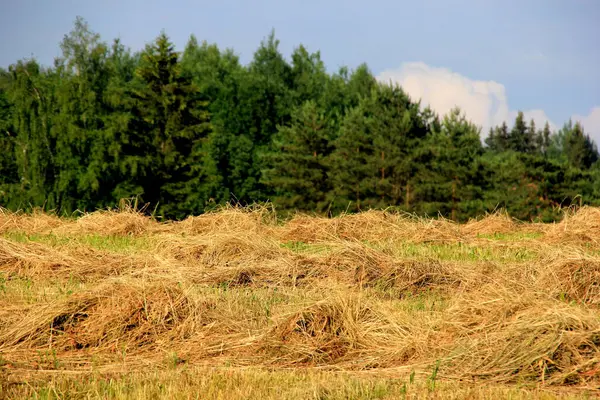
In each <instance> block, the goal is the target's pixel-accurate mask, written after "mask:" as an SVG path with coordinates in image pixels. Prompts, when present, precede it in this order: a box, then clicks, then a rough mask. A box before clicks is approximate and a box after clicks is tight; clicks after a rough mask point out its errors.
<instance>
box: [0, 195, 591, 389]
mask: <svg viewBox="0 0 600 400" xmlns="http://www.w3.org/2000/svg"><path fill="white" fill-rule="evenodd" d="M0 214H1V213H0ZM599 215H600V212H598V211H597V210H596V209H581V210H579V211H578V212H576V213H573V214H570V215H568V216H567V217H566V218H565V220H564V221H563V222H561V223H559V224H554V225H545V226H541V225H539V224H536V225H535V226H534V225H532V224H528V223H521V222H517V221H513V220H512V219H510V218H509V217H508V216H507V215H503V214H494V215H491V216H488V217H486V218H483V219H481V220H477V221H470V222H469V223H467V224H463V225H461V224H458V223H454V222H451V221H447V220H444V219H439V220H426V219H419V218H416V217H414V216H410V215H406V214H400V213H391V212H387V211H379V212H376V211H369V212H365V213H362V214H356V215H343V216H340V217H337V218H318V217H309V216H306V215H296V216H295V217H294V218H292V219H291V220H289V221H288V222H283V223H282V221H277V220H276V218H275V214H273V213H271V210H269V209H268V208H260V207H258V208H254V209H242V208H233V207H229V208H225V209H223V210H219V211H215V212H213V213H209V214H206V215H203V216H199V217H191V218H188V219H187V220H184V221H181V222H173V223H161V222H158V221H156V220H154V219H153V218H150V217H147V216H144V215H143V214H141V213H138V212H135V211H133V210H132V209H125V210H123V211H119V212H117V211H101V212H97V213H92V214H86V215H84V216H82V217H81V218H78V219H76V220H74V219H58V218H56V217H52V216H45V215H43V214H40V215H31V216H26V215H24V214H10V213H6V212H4V214H1V215H0V221H1V222H2V224H4V225H2V226H3V227H2V228H0V235H1V237H0V360H4V361H2V362H3V363H5V364H6V365H7V366H5V367H3V366H1V365H0V372H1V373H2V374H5V373H6V371H9V372H8V373H7V374H10V375H11V376H12V377H15V376H17V377H18V374H22V376H27V374H28V373H30V372H31V371H36V373H39V374H41V373H42V372H40V371H42V367H41V366H40V365H42V364H40V363H38V361H36V360H37V358H36V357H38V358H39V354H41V353H44V354H46V353H48V352H49V353H48V354H50V353H52V354H54V355H55V357H56V360H57V361H56V365H54V364H53V363H52V362H50V363H48V362H46V363H44V364H43V368H45V371H46V373H48V374H50V373H52V374H57V375H59V374H66V373H79V372H81V371H89V370H90V367H91V366H92V365H94V368H96V366H95V364H94V363H98V364H99V367H98V370H102V369H103V370H105V371H110V370H112V371H114V370H117V369H118V368H121V369H131V370H132V371H138V370H140V369H148V370H154V369H156V368H163V369H164V368H165V366H168V368H174V369H176V368H180V363H179V360H184V361H182V363H187V364H188V365H190V366H197V365H200V364H202V365H206V366H223V365H235V366H236V367H242V366H244V367H265V368H273V367H275V368H280V367H284V368H289V369H290V370H291V371H299V370H301V369H306V368H318V369H319V370H338V371H352V373H357V374H358V371H361V374H367V371H372V372H371V374H373V375H377V374H379V373H381V374H385V375H386V376H390V377H395V378H402V379H407V377H408V374H410V373H411V372H412V371H415V374H416V376H417V377H419V376H421V377H423V376H425V377H427V376H431V368H432V367H433V366H436V365H437V366H438V367H439V374H440V378H441V379H449V380H453V381H454V382H455V383H456V382H459V381H461V380H463V381H464V380H475V381H477V382H479V383H480V384H482V385H487V384H504V385H507V384H508V385H516V384H526V385H540V386H544V385H545V386H549V385H552V386H554V387H559V388H561V387H565V386H571V387H574V388H576V389H583V388H590V387H596V388H597V387H600V374H599V372H598V371H600V318H599V311H600V308H599V305H600V257H599V255H598V246H596V245H595V242H594V240H596V239H600V233H598V235H597V236H598V238H596V236H595V235H596V233H595V232H596V230H597V229H600V223H598V224H597V225H598V226H596V225H595V224H596V222H597V221H596V222H594V221H595V218H596V217H598V216H599ZM28 218H29V219H28ZM21 222H23V226H19V224H20V223H21ZM41 232H45V233H48V232H52V234H40V233H41ZM30 233H31V234H30ZM33 233H36V234H33ZM524 233H526V234H524ZM529 233H535V234H529ZM481 235H484V237H481ZM485 235H488V236H489V235H493V237H485ZM130 236H131V237H130ZM53 352H54V353H53ZM173 360H175V361H173ZM59 361H60V363H62V364H61V365H62V366H61V367H59V366H58V364H59ZM438 367H436V368H438ZM94 371H96V370H95V369H94ZM436 371H438V370H437V369H436ZM594 385H596V386H594ZM515 387H516V386H515ZM0 396H1V395H0Z"/></svg>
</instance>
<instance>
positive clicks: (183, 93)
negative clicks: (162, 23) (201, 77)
mask: <svg viewBox="0 0 600 400" xmlns="http://www.w3.org/2000/svg"><path fill="white" fill-rule="evenodd" d="M136 74H137V76H138V83H137V85H136V87H135V88H134V89H133V91H132V95H133V97H134V99H135V106H134V113H135V116H136V117H137V119H138V126H139V127H140V128H142V130H143V132H144V133H145V135H147V137H148V138H149V140H150V143H151V145H152V147H151V148H152V165H151V166H150V174H149V175H148V176H147V177H146V181H145V182H144V185H143V186H144V200H145V201H148V202H151V203H153V204H160V207H159V212H160V213H161V214H162V215H163V216H165V217H175V218H182V217H185V216H186V214H189V213H199V212H201V211H202V210H203V208H204V205H205V202H206V200H207V199H204V198H202V195H201V193H199V191H198V184H199V182H198V180H199V179H200V180H201V179H202V176H203V174H202V171H198V170H197V169H196V167H197V166H198V165H201V160H202V151H203V146H204V144H203V142H204V141H205V139H206V137H207V135H208V132H209V128H210V127H209V123H208V121H209V115H208V111H207V105H208V103H207V102H206V101H205V100H203V99H202V98H201V95H200V93H199V92H198V89H197V88H196V86H195V85H194V84H193V83H192V82H191V80H190V79H189V78H186V77H185V76H183V75H182V74H181V66H180V64H179V57H178V54H177V53H176V52H175V50H174V47H173V44H172V43H171V42H170V40H169V38H168V37H167V35H166V34H165V33H162V34H160V35H159V36H158V38H157V39H156V41H155V42H154V43H152V44H149V45H148V46H147V47H146V49H145V51H144V52H143V53H142V56H141V60H140V64H139V66H138V69H137V70H136Z"/></svg>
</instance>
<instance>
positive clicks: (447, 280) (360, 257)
mask: <svg viewBox="0 0 600 400" xmlns="http://www.w3.org/2000/svg"><path fill="white" fill-rule="evenodd" d="M332 247H333V250H332V253H331V254H330V255H327V256H326V257H325V259H324V263H323V264H325V265H329V266H331V267H333V268H331V270H332V271H336V272H337V274H338V276H339V277H338V279H339V280H342V281H343V280H346V281H350V282H351V283H352V284H357V285H358V286H360V287H378V288H380V289H388V288H395V289H397V290H398V291H406V292H410V293H413V294H414V293H417V292H420V291H423V290H430V289H437V288H441V287H452V286H454V287H456V286H458V285H460V284H461V281H462V280H463V279H464V277H465V274H464V272H465V271H464V269H463V270H461V269H459V268H455V267H454V266H453V265H451V264H449V263H442V262H440V261H439V260H433V259H431V260H416V259H397V258H394V257H393V256H391V255H388V254H385V253H384V252H381V251H378V250H376V249H374V248H371V247H368V246H366V245H364V244H362V243H360V242H342V243H339V244H337V246H335V245H333V246H332Z"/></svg>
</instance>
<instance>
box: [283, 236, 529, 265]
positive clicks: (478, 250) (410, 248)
mask: <svg viewBox="0 0 600 400" xmlns="http://www.w3.org/2000/svg"><path fill="white" fill-rule="evenodd" d="M363 244H364V245H365V246H367V247H370V248H372V249H375V250H378V251H382V252H384V253H387V254H393V255H394V256H395V257H402V258H412V259H423V260H430V259H437V260H440V261H502V262H526V261H532V260H535V259H536V258H537V257H539V254H538V253H537V252H536V251H534V250H532V249H530V248H526V247H502V246H485V247H484V246H481V245H475V244H468V243H462V242H458V243H409V242H399V241H387V242H368V241H364V242H363ZM281 246H282V247H284V248H287V249H290V250H292V251H294V252H298V253H303V254H322V253H328V252H331V251H333V248H334V245H333V244H329V245H328V244H327V243H318V244H312V243H304V242H292V241H290V242H285V243H282V244H281Z"/></svg>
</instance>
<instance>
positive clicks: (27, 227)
mask: <svg viewBox="0 0 600 400" xmlns="http://www.w3.org/2000/svg"><path fill="white" fill-rule="evenodd" d="M65 223H68V222H66V221H65V220H63V219H61V218H59V217H57V216H56V215H52V214H47V213H44V212H41V211H39V210H35V211H33V212H32V213H31V214H25V213H13V212H10V211H8V210H6V209H4V208H1V207H0V234H2V233H6V232H10V231H24V232H27V233H47V232H50V231H52V229H55V228H57V227H59V226H62V225H64V224H65Z"/></svg>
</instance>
